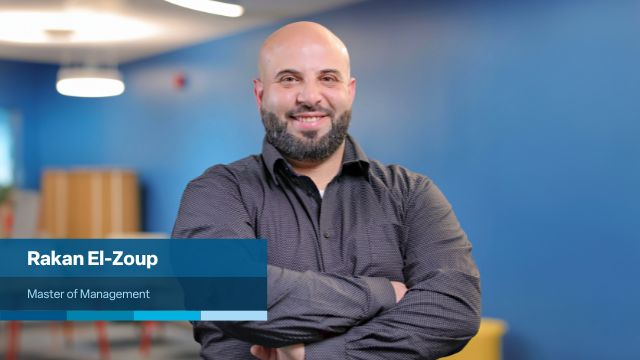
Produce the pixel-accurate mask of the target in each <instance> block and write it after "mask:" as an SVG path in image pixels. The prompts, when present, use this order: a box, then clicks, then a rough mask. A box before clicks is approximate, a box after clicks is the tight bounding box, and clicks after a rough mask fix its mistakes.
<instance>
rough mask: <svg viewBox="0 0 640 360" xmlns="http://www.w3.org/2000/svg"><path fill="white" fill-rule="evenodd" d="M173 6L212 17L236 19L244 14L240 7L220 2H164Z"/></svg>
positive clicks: (182, 0)
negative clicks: (212, 15) (219, 16)
mask: <svg viewBox="0 0 640 360" xmlns="http://www.w3.org/2000/svg"><path fill="white" fill-rule="evenodd" d="M165 1H166V2H170V3H172V4H174V5H178V6H182V7H185V8H188V9H191V10H196V11H202V12H206V13H209V14H214V15H222V16H227V17H238V16H242V14H243V13H244V8H243V7H242V6H240V5H235V4H228V3H224V2H222V1H213V0H165Z"/></svg>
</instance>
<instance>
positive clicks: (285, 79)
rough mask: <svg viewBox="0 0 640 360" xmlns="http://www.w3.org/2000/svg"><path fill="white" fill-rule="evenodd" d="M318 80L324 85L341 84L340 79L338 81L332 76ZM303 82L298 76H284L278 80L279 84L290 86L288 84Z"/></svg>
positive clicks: (325, 76)
mask: <svg viewBox="0 0 640 360" xmlns="http://www.w3.org/2000/svg"><path fill="white" fill-rule="evenodd" d="M318 80H319V81H320V82H322V83H325V84H334V83H338V82H340V79H338V78H337V77H336V76H332V75H324V76H321V77H319V78H318ZM301 81H302V80H301V79H300V78H298V77H296V76H293V75H284V76H282V77H280V78H278V82H279V83H282V84H285V85H288V84H297V83H299V82H301Z"/></svg>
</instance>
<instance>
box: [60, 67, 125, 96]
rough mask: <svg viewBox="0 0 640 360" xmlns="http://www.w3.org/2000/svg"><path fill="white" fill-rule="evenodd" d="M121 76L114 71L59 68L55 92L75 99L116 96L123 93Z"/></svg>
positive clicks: (123, 87)
mask: <svg viewBox="0 0 640 360" xmlns="http://www.w3.org/2000/svg"><path fill="white" fill-rule="evenodd" d="M124 89H125V86H124V82H123V81H122V75H121V74H120V72H119V71H118V70H116V69H103V68H60V70H59V71H58V82H57V83H56V90H58V92H59V93H60V94H62V95H66V96H77V97H107V96H117V95H120V94H122V93H123V92H124Z"/></svg>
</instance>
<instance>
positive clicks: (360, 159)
mask: <svg viewBox="0 0 640 360" xmlns="http://www.w3.org/2000/svg"><path fill="white" fill-rule="evenodd" d="M262 159H263V161H264V164H265V165H266V166H267V170H268V171H269V174H270V175H271V178H272V179H273V181H274V182H275V183H276V184H279V183H278V177H277V176H276V173H277V169H278V167H281V166H282V167H284V169H285V170H287V171H289V172H291V173H292V174H293V170H292V169H291V168H290V166H289V164H288V163H287V161H286V160H285V159H284V157H283V156H282V154H280V152H279V151H278V149H276V148H275V147H274V146H273V145H271V144H270V143H269V142H268V141H267V139H266V137H265V139H264V140H263V142H262ZM344 173H348V174H353V175H366V176H367V178H368V175H369V158H367V155H366V154H365V153H364V151H363V150H362V148H361V147H360V145H359V144H358V143H357V142H356V141H355V139H354V138H353V137H351V135H348V134H347V137H346V139H345V147H344V155H343V157H342V169H341V170H340V173H339V175H341V174H344Z"/></svg>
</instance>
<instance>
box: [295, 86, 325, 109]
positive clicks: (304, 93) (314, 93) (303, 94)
mask: <svg viewBox="0 0 640 360" xmlns="http://www.w3.org/2000/svg"><path fill="white" fill-rule="evenodd" d="M296 101H297V102H298V103H300V104H309V105H318V104H319V103H320V101H322V94H321V91H320V88H319V87H318V84H316V83H314V82H305V83H304V84H303V86H302V88H301V89H300V93H298V97H297V99H296Z"/></svg>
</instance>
